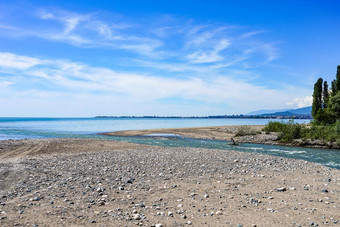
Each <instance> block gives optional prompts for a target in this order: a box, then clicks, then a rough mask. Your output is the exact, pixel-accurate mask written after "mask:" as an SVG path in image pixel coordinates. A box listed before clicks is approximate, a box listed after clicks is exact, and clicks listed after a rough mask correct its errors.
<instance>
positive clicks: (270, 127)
mask: <svg viewBox="0 0 340 227" xmlns="http://www.w3.org/2000/svg"><path fill="white" fill-rule="evenodd" d="M284 128H285V123H284V122H278V121H270V122H268V124H267V125H266V126H265V127H264V128H263V131H265V132H266V133H270V132H282V131H283V129H284Z"/></svg>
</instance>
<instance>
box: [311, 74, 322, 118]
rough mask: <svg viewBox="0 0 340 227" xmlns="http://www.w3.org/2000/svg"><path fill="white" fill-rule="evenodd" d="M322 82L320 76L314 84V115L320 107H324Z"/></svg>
mask: <svg viewBox="0 0 340 227" xmlns="http://www.w3.org/2000/svg"><path fill="white" fill-rule="evenodd" d="M322 82H323V79H322V78H319V79H318V80H317V81H316V83H315V84H314V92H313V105H312V116H313V117H315V116H316V114H317V113H318V111H319V110H320V109H322Z"/></svg>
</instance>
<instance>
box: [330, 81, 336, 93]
mask: <svg viewBox="0 0 340 227" xmlns="http://www.w3.org/2000/svg"><path fill="white" fill-rule="evenodd" d="M335 84H336V80H333V81H332V83H331V86H332V95H335V93H336V86H335Z"/></svg>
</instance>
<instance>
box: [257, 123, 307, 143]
mask: <svg viewBox="0 0 340 227" xmlns="http://www.w3.org/2000/svg"><path fill="white" fill-rule="evenodd" d="M263 130H264V131H265V132H266V133H269V132H279V139H280V140H281V141H283V142H291V141H293V139H299V138H301V132H302V126H301V125H300V124H297V123H294V121H293V120H290V121H288V122H287V123H285V122H277V121H270V122H268V124H267V125H266V126H265V127H264V129H263Z"/></svg>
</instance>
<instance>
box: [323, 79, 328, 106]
mask: <svg viewBox="0 0 340 227" xmlns="http://www.w3.org/2000/svg"><path fill="white" fill-rule="evenodd" d="M328 99H329V93H328V83H327V81H326V80H325V81H324V82H323V91H322V102H323V103H322V106H323V108H327V105H328Z"/></svg>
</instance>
